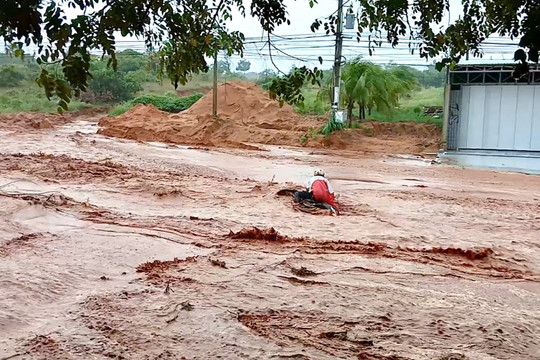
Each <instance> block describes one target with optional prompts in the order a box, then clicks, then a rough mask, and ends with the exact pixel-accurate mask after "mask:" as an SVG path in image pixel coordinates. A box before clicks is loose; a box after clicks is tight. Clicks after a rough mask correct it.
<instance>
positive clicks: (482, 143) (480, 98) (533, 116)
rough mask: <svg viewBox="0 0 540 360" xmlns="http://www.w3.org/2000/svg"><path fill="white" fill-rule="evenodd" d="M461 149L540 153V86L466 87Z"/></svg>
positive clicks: (463, 97)
mask: <svg viewBox="0 0 540 360" xmlns="http://www.w3.org/2000/svg"><path fill="white" fill-rule="evenodd" d="M457 147H458V148H459V149H490V150H527V151H540V85H527V84H524V85H463V86H462V87H461V109H460V117H459V130H458V136H457Z"/></svg>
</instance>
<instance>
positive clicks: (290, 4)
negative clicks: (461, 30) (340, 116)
mask: <svg viewBox="0 0 540 360" xmlns="http://www.w3.org/2000/svg"><path fill="white" fill-rule="evenodd" d="M344 1H345V4H346V6H348V5H349V4H351V3H352V4H354V1H353V0H350V1H348V0H344ZM284 2H285V4H286V6H287V10H288V13H289V18H290V20H291V25H286V24H284V25H281V26H279V27H278V28H277V29H276V31H275V33H276V34H278V35H285V36H287V35H289V36H288V37H289V38H293V37H294V39H293V40H285V39H280V40H277V41H276V42H275V44H276V46H278V47H279V48H280V49H282V50H283V51H284V52H286V53H287V54H291V55H294V56H295V57H297V59H292V58H289V57H287V56H285V55H284V54H283V53H281V54H280V53H278V52H277V51H272V53H273V55H275V56H274V60H275V63H276V64H277V66H278V67H279V68H280V69H282V70H283V71H285V72H287V71H288V70H289V69H290V68H291V66H293V65H296V66H302V65H308V66H310V67H314V66H320V64H319V62H318V61H317V59H318V57H319V56H321V57H323V59H324V63H323V65H322V67H323V68H330V67H331V66H332V59H333V56H334V44H335V37H332V36H327V37H319V38H313V34H312V33H311V31H310V25H311V24H312V23H313V21H314V20H315V19H317V18H325V17H327V16H329V15H330V14H332V13H334V12H335V11H336V10H337V0H319V3H318V4H315V6H314V7H313V8H310V7H309V1H308V0H296V1H294V0H284ZM249 4H250V2H249V1H247V2H246V3H245V6H246V10H247V12H248V13H249ZM353 9H354V12H356V11H358V10H359V9H358V8H353ZM65 11H66V12H67V13H68V16H69V17H71V16H75V15H76V13H74V11H73V9H68V8H67V6H66V9H65ZM461 12H462V5H461V0H450V16H448V14H447V15H446V17H445V20H444V21H443V24H444V25H447V24H448V21H449V20H450V22H453V21H455V20H456V19H457V18H458V17H459V15H460V14H461ZM229 29H230V30H238V31H241V32H242V33H244V35H245V36H246V38H247V41H246V45H245V48H246V53H245V58H246V59H247V60H249V61H250V62H251V69H250V71H256V72H260V71H262V70H265V69H274V68H273V66H272V64H271V62H270V60H269V57H268V47H265V48H263V44H264V37H265V34H263V32H262V29H261V26H260V25H259V23H258V21H257V19H255V18H252V17H251V16H249V14H248V15H247V16H246V18H244V17H242V16H241V15H240V14H239V13H238V12H236V13H235V15H233V20H232V21H231V22H230V23H229ZM299 34H304V38H302V36H300V37H298V36H293V35H299ZM318 34H319V35H325V34H324V32H323V31H322V30H321V31H319V32H318ZM306 36H307V38H306ZM345 37H346V39H345V41H344V49H343V55H344V57H345V58H346V59H348V60H350V59H352V58H355V57H357V56H362V57H363V58H365V59H366V60H371V61H373V62H376V63H381V64H386V63H388V62H390V61H393V62H395V63H398V64H410V65H419V66H421V65H426V64H432V63H433V60H430V61H426V60H425V59H420V58H419V56H418V55H417V54H414V55H411V54H410V52H409V50H408V47H407V43H406V42H405V43H403V44H400V45H399V46H398V47H397V48H395V49H392V48H391V47H390V46H389V45H388V44H385V43H383V47H382V48H381V49H377V50H376V52H375V54H374V56H371V57H370V56H369V54H368V50H367V48H366V47H367V43H366V42H364V41H365V40H363V42H361V43H360V44H359V43H358V42H356V29H352V30H345ZM365 39H367V37H365ZM133 40H136V39H133V38H129V39H128V38H122V37H120V36H118V37H117V41H118V45H117V49H118V50H123V49H126V48H132V49H135V50H138V51H144V50H145V48H144V44H143V43H142V42H133ZM499 41H500V40H499ZM488 50H489V51H487V52H486V56H485V59H488V60H489V59H490V58H491V59H497V60H498V59H503V58H506V59H508V58H510V56H511V55H508V54H510V53H511V52H513V51H514V50H515V47H510V48H507V49H505V48H501V47H499V48H493V47H491V48H490V49H488ZM222 58H224V57H222ZM239 60H240V58H239V57H238V56H233V57H232V58H231V63H232V67H233V69H234V68H235V67H236V64H237V63H238V61H239Z"/></svg>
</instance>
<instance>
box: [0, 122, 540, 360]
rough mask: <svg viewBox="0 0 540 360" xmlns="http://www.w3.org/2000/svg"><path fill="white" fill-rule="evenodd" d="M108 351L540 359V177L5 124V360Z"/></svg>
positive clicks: (415, 159)
mask: <svg viewBox="0 0 540 360" xmlns="http://www.w3.org/2000/svg"><path fill="white" fill-rule="evenodd" d="M314 168H323V169H325V170H326V172H327V174H328V176H329V178H330V181H331V182H332V184H333V185H334V188H335V190H336V193H337V194H339V203H340V204H341V207H342V210H343V213H342V215H341V216H338V217H332V216H327V215H325V214H312V213H306V212H302V211H298V208H296V207H293V204H292V198H291V197H290V196H277V195H276V194H277V193H278V192H279V190H281V189H283V188H294V187H296V186H299V185H302V184H303V183H304V182H305V181H306V180H307V178H308V177H309V176H310V174H311V172H312V171H313V169H314ZM111 358H112V359H361V360H367V359H374V360H398V359H399V360H409V359H415V360H416V359H418V360H420V359H435V360H493V359H508V360H518V359H519V360H533V359H540V177H538V176H530V175H525V174H514V173H503V172H494V171H481V170H468V169H459V168H454V167H449V166H444V165H437V164H432V163H431V159H429V158H424V157H420V156H404V155H396V154H380V153H379V154H371V155H370V154H368V155H366V154H363V155H358V154H355V153H351V152H347V151H330V150H328V151H326V150H324V149H317V150H310V149H307V148H302V149H295V148H279V147H275V146H274V147H270V146H267V147H264V150H261V151H253V150H239V149H205V148H188V147H185V146H178V145H165V144H162V143H140V142H136V141H132V140H122V139H113V138H107V137H104V136H101V135H98V134H97V119H92V118H88V119H78V120H76V121H74V122H71V123H68V124H64V125H62V126H58V127H56V128H54V129H45V130H32V131H28V132H17V133H12V132H8V131H2V132H0V359H111Z"/></svg>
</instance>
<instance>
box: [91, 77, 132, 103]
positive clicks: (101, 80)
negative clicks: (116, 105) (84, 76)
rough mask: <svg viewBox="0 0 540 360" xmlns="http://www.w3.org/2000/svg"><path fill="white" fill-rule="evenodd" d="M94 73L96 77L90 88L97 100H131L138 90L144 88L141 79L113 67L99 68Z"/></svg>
mask: <svg viewBox="0 0 540 360" xmlns="http://www.w3.org/2000/svg"><path fill="white" fill-rule="evenodd" d="M92 75H93V77H94V78H93V79H92V82H91V83H90V89H89V90H90V93H92V94H93V98H94V99H95V100H94V101H96V102H99V101H104V102H108V101H125V100H129V99H132V98H133V95H134V94H135V93H136V92H137V91H141V90H142V84H141V81H140V80H139V79H136V78H135V77H133V76H126V75H125V74H122V73H120V72H115V71H114V70H112V69H102V70H98V71H95V72H93V73H92ZM90 98H92V97H90Z"/></svg>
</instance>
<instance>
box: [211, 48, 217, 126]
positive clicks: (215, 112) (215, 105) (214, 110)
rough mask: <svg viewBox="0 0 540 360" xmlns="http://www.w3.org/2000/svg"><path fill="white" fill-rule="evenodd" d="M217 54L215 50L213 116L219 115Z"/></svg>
mask: <svg viewBox="0 0 540 360" xmlns="http://www.w3.org/2000/svg"><path fill="white" fill-rule="evenodd" d="M217 55H218V51H217V49H216V51H215V52H214V89H213V91H212V93H213V94H212V95H214V101H213V104H212V116H213V117H214V119H215V118H217V117H218V115H217V73H218V61H217Z"/></svg>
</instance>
